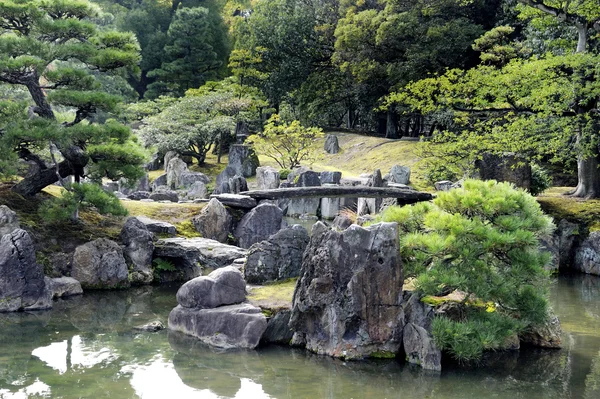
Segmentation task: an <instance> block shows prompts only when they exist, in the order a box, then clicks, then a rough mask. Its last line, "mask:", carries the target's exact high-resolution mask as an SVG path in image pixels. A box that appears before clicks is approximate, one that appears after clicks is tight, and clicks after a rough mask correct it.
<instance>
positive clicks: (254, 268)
mask: <svg viewBox="0 0 600 399" xmlns="http://www.w3.org/2000/svg"><path fill="white" fill-rule="evenodd" d="M308 241H309V236H308V232H307V231H306V229H305V228H304V227H302V226H300V225H299V224H295V225H293V226H290V227H287V228H285V229H282V230H279V231H278V232H277V233H275V234H273V235H272V236H271V237H269V239H268V240H265V241H261V242H257V243H256V244H253V245H252V246H251V247H250V249H249V250H248V256H247V257H246V263H245V265H244V278H245V279H246V281H247V282H248V283H251V284H263V283H266V282H268V281H276V280H285V279H288V278H291V277H298V276H299V275H300V268H301V266H302V254H303V253H304V250H305V249H306V246H307V245H308Z"/></svg>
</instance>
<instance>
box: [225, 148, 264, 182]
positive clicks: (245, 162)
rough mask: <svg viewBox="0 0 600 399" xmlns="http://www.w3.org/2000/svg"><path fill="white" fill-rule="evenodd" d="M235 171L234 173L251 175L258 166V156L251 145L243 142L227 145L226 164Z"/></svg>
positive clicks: (245, 175)
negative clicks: (227, 156) (227, 158)
mask: <svg viewBox="0 0 600 399" xmlns="http://www.w3.org/2000/svg"><path fill="white" fill-rule="evenodd" d="M227 165H228V166H230V167H231V168H233V170H234V171H235V174H234V175H240V176H244V177H251V176H254V175H255V174H256V168H258V167H259V166H260V163H259V162H258V157H257V156H256V153H255V152H254V150H253V149H252V147H250V146H247V145H243V144H233V145H232V146H231V147H229V162H228V164H227Z"/></svg>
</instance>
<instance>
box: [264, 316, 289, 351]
mask: <svg viewBox="0 0 600 399" xmlns="http://www.w3.org/2000/svg"><path fill="white" fill-rule="evenodd" d="M290 316H291V311H290V310H287V309H286V310H280V311H279V312H277V313H276V314H275V315H274V316H272V317H271V318H269V319H268V320H267V329H266V330H265V332H264V334H263V335H262V338H261V340H260V342H261V343H265V344H282V345H288V344H289V343H290V341H291V340H292V338H293V337H294V331H292V329H291V328H290V326H289V322H290Z"/></svg>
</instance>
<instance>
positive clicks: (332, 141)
mask: <svg viewBox="0 0 600 399" xmlns="http://www.w3.org/2000/svg"><path fill="white" fill-rule="evenodd" d="M323 148H324V150H325V151H327V153H329V154H337V153H338V152H340V143H339V141H338V138H337V136H336V135H334V134H328V135H327V137H325V145H324V147H323Z"/></svg>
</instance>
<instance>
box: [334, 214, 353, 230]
mask: <svg viewBox="0 0 600 399" xmlns="http://www.w3.org/2000/svg"><path fill="white" fill-rule="evenodd" d="M352 223H353V222H352V219H350V218H349V217H348V216H346V215H337V216H336V217H335V219H333V227H335V228H337V229H339V230H346V229H347V228H348V227H350V226H351V225H352Z"/></svg>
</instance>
